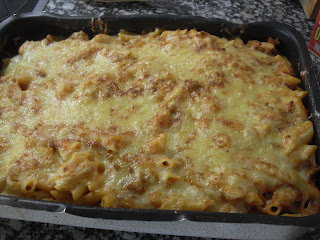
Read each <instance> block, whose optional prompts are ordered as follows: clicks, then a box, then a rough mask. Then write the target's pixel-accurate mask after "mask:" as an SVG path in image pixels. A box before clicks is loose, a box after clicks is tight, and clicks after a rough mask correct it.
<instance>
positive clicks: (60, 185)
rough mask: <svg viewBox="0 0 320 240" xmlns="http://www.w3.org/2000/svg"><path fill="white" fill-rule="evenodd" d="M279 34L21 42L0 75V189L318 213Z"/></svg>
mask: <svg viewBox="0 0 320 240" xmlns="http://www.w3.org/2000/svg"><path fill="white" fill-rule="evenodd" d="M278 43H279V42H278V41H277V40H273V39H269V41H268V42H259V41H256V40H252V41H249V42H248V43H246V44H244V42H243V41H242V40H241V39H239V38H236V39H232V40H228V39H225V38H219V37H216V36H213V35H210V34H209V33H207V32H200V31H197V30H194V29H193V30H176V31H161V30H158V29H157V30H155V31H154V32H150V33H147V34H141V35H134V34H130V33H127V32H125V31H122V32H120V33H119V34H118V35H117V36H111V35H107V34H98V35H96V36H95V37H93V38H92V39H89V37H88V36H87V35H86V34H85V33H84V32H77V33H74V34H73V35H71V36H70V37H69V38H67V39H64V40H62V39H56V38H54V37H52V36H50V35H48V36H47V37H46V38H45V39H43V40H41V41H27V42H25V43H24V44H23V45H22V46H21V47H20V49H19V54H18V55H17V56H15V57H13V58H11V59H5V60H3V67H2V70H1V78H0V192H1V194H3V195H14V196H19V197H26V198H32V199H41V200H52V201H60V202H67V203H74V204H85V205H101V206H102V207H111V208H140V209H178V210H196V211H211V212H230V213H262V214H271V215H292V216H304V215H311V214H314V213H316V212H318V210H319V200H320V193H319V190H318V189H317V187H316V186H315V183H313V181H312V179H313V176H314V174H315V173H316V171H317V166H316V163H315V151H316V146H314V145H310V144H309V143H310V141H311V139H312V138H313V132H314V131H313V125H312V122H311V121H309V120H308V114H307V112H306V109H305V107H304V105H303V104H302V98H304V97H305V96H306V94H307V92H306V91H303V90H302V89H301V88H299V87H298V84H299V83H300V80H299V79H298V78H296V77H295V76H294V75H295V74H294V71H293V69H292V66H291V64H290V63H289V61H288V60H287V59H286V58H285V57H282V56H280V55H279V54H278V53H277V51H276V48H275V45H276V44H278Z"/></svg>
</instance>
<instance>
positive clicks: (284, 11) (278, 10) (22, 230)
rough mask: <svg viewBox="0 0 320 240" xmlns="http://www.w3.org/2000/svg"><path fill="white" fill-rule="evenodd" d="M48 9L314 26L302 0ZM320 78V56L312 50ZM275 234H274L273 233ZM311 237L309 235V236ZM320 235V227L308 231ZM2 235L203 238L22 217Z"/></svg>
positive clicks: (6, 223)
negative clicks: (90, 226) (198, 17)
mask: <svg viewBox="0 0 320 240" xmlns="http://www.w3.org/2000/svg"><path fill="white" fill-rule="evenodd" d="M45 11H46V12H50V13H56V14H61V15H69V16H78V15H91V16H92V15H95V14H97V15H98V14H100V13H101V12H105V13H106V14H116V15H128V14H176V15H194V16H202V17H216V18H222V19H225V20H228V21H231V22H235V23H248V22H256V21H279V22H283V23H286V24H289V25H291V26H293V27H294V28H295V29H296V30H298V31H299V32H300V33H301V34H302V35H303V36H304V38H305V40H306V43H307V41H308V40H309V38H310V36H311V33H312V29H313V26H314V22H313V21H309V20H307V18H306V16H305V14H304V12H303V9H302V7H301V5H300V2H299V0H257V1H246V0H238V1H234V0H218V1H210V0H158V1H154V0H151V1H148V2H131V3H97V2H94V1H92V0H49V2H48V4H47V6H46V7H45ZM311 57H312V61H313V64H314V66H315V70H316V74H317V78H318V80H320V76H319V73H320V59H319V58H316V57H315V56H314V55H312V54H311ZM269 237H270V238H272V236H269ZM305 237H307V236H305ZM308 237H309V238H310V237H311V238H313V239H317V237H320V231H319V230H314V231H313V232H310V233H308ZM0 239H1V240H4V239H46V240H49V239H128V240H129V239H175V240H179V239H185V240H191V239H203V238H195V237H178V236H166V235H155V234H142V233H140V234H138V233H128V232H119V231H108V230H98V229H88V228H80V227H70V226H59V225H53V224H45V223H33V222H25V221H18V220H9V219H0Z"/></svg>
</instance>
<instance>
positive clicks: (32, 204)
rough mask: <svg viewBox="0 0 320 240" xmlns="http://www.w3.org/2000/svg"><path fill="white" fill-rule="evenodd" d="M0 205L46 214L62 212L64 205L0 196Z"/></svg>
mask: <svg viewBox="0 0 320 240" xmlns="http://www.w3.org/2000/svg"><path fill="white" fill-rule="evenodd" d="M0 205H7V206H10V207H16V208H26V209H32V210H43V211H48V212H64V211H65V209H66V204H64V203H55V202H48V201H37V200H33V199H25V198H17V197H14V196H0Z"/></svg>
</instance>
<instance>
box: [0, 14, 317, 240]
mask: <svg viewBox="0 0 320 240" xmlns="http://www.w3.org/2000/svg"><path fill="white" fill-rule="evenodd" d="M156 27H158V28H164V29H177V28H180V29H192V28H196V29H197V30H203V31H207V32H209V33H211V34H214V35H217V36H220V37H226V38H234V37H240V38H242V39H243V40H244V41H245V42H246V41H248V40H253V39H255V40H259V41H267V40H268V38H269V37H272V38H278V39H279V40H280V45H279V47H278V51H279V52H280V54H282V55H284V56H286V57H287V58H288V59H289V61H290V62H291V63H292V64H293V67H294V70H295V72H296V75H297V76H298V77H299V78H300V79H301V80H302V83H301V87H302V88H303V89H305V90H307V91H308V92H309V94H308V98H307V99H305V102H304V103H305V106H306V107H307V109H308V113H309V114H310V116H311V120H312V121H313V124H314V129H315V136H314V139H313V143H314V144H316V145H318V146H319V136H320V114H319V111H320V87H319V82H318V81H317V79H316V78H315V73H314V69H313V65H312V62H311V59H310V55H309V52H308V49H307V47H306V43H305V40H304V39H303V37H302V36H301V35H300V34H299V33H298V32H297V31H296V30H295V29H294V28H292V27H290V26H288V25H285V24H283V23H279V22H257V23H250V24H242V25H241V24H234V23H230V22H227V21H224V20H221V19H214V18H209V19H208V18H201V17H191V16H172V15H151V16H141V15H131V16H115V15H104V14H101V15H99V16H93V17H62V16H58V15H52V14H46V13H27V14H20V15H14V16H12V17H10V18H8V19H6V20H5V21H3V22H2V23H1V24H0V58H1V59H3V58H7V57H12V56H14V55H16V54H17V53H18V48H19V46H20V45H21V44H22V43H23V42H24V41H25V40H40V39H43V38H44V37H45V36H46V35H47V34H51V35H58V36H64V37H68V36H69V35H70V34H72V33H73V32H75V31H80V30H83V31H85V32H86V33H87V34H89V36H93V35H95V34H97V33H106V32H108V33H109V34H116V33H118V32H119V31H120V30H121V29H125V30H128V31H130V32H135V33H142V32H148V31H153V30H154V29H155V28H156ZM301 73H303V74H301ZM317 159H318V160H319V159H320V158H319V151H318V152H317ZM315 178H316V180H317V181H318V182H320V181H319V179H320V175H319V176H316V177H315ZM0 207H2V208H0V217H10V218H18V219H23V220H35V221H44V222H51V223H61V222H62V221H61V222H60V221H59V216H60V215H59V214H68V216H70V215H71V216H75V217H80V218H82V219H89V220H90V219H91V220H97V219H102V220H106V221H107V220H108V221H109V220H111V221H113V222H117V221H122V223H123V221H126V222H129V223H130V221H131V223H132V222H136V223H138V222H139V221H142V222H148V223H151V224H152V222H156V223H157V225H158V224H160V223H161V222H169V223H170V224H169V225H168V226H167V228H168V229H169V230H168V229H167V231H165V230H164V231H158V230H155V229H157V227H156V226H154V227H152V225H151V227H149V228H147V227H146V228H145V229H135V228H134V227H132V228H131V229H130V228H128V229H127V228H120V230H129V231H140V232H153V233H166V234H175V235H176V234H177V233H178V234H179V231H177V228H183V224H185V225H186V226H188V228H189V225H188V224H190V223H193V224H206V226H207V224H212V227H211V232H210V231H209V230H208V232H207V233H199V231H200V230H197V229H194V231H193V232H194V233H195V234H190V233H188V232H187V231H186V232H182V233H180V235H196V236H206V237H223V236H226V237H232V236H231V235H221V234H220V235H219V234H218V231H217V225H215V223H216V224H218V223H221V224H222V223H223V224H227V225H223V226H224V227H222V225H219V227H220V228H225V229H224V230H223V231H229V233H230V231H232V227H234V226H238V225H237V224H242V225H241V226H242V228H241V229H244V231H247V228H246V227H245V226H250V229H251V231H253V232H254V228H256V230H257V229H259V231H260V232H261V231H262V233H263V229H268V228H266V227H261V226H266V225H272V226H277V227H278V226H290V227H291V228H286V229H287V230H284V231H289V230H288V229H290V231H292V229H299V231H300V230H301V229H305V230H308V229H310V228H316V227H320V213H317V214H315V215H312V216H307V217H285V216H267V215H253V214H231V213H212V212H195V211H171V210H148V209H147V210H145V209H111V208H101V207H91V206H78V205H72V204H66V203H56V202H47V201H35V200H30V199H21V198H17V197H9V196H0ZM1 209H4V210H8V211H9V212H10V209H15V213H14V214H12V215H10V216H6V215H1V212H2V214H4V213H3V211H2V210H1ZM17 209H18V210H17ZM22 210H28V214H29V215H30V216H31V215H32V214H30V213H34V212H37V211H39V212H41V216H46V214H47V215H48V216H49V215H50V214H51V213H57V214H55V215H54V216H55V217H56V218H57V220H56V221H53V220H52V218H50V220H49V219H39V218H33V217H30V216H29V215H28V216H27V215H26V214H25V213H24V214H22V215H21V214H20V215H19V213H20V212H21V211H22ZM29 210H30V211H31V212H30V211H29ZM4 212H5V211H4ZM51 215H52V214H51ZM51 215H50V216H51ZM21 216H23V217H21ZM77 219H78V218H77ZM77 221H78V220H77ZM67 224H70V225H76V226H83V225H81V224H80V223H79V221H78V222H69V223H67ZM181 224H182V225H181ZM228 224H229V225H228ZM158 226H159V225H158ZM170 226H171V227H170ZM195 226H196V225H195ZM197 226H198V225H197ZM200 226H201V225H200ZM210 226H211V225H210ZM210 226H209V228H210ZM91 227H97V228H106V229H116V230H119V228H117V227H114V226H113V227H112V226H109V227H106V226H102V225H101V224H100V225H99V224H97V225H94V226H91ZM173 228H175V230H174V229H173ZM148 229H149V230H148ZM150 229H151V230H150ZM152 229H154V231H153V230H152ZM234 229H235V228H234ZM241 229H240V230H239V229H237V231H238V232H237V234H238V235H233V236H238V238H242V237H244V238H245V237H248V236H250V235H248V233H245V232H243V233H242V234H243V235H241ZM279 231H281V230H279ZM213 233H217V234H214V236H213V235H212V234H213ZM282 233H283V236H285V234H286V233H285V232H282ZM299 233H300V234H301V233H302V232H299ZM246 234H247V235H246ZM264 234H267V233H264ZM271 236H274V235H266V236H265V237H266V238H269V237H271ZM279 236H280V235H278V237H279ZM281 236H282V235H281Z"/></svg>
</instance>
